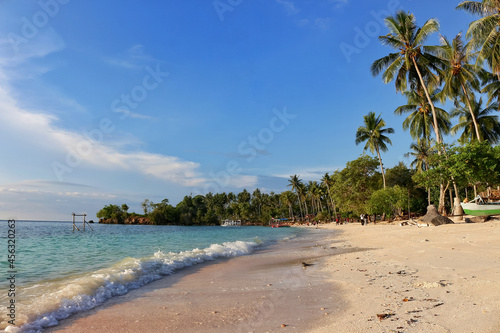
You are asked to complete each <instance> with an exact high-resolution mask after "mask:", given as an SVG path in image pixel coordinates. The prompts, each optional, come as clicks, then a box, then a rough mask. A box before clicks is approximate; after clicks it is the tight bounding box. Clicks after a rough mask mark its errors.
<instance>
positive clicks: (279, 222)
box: [269, 218, 290, 228]
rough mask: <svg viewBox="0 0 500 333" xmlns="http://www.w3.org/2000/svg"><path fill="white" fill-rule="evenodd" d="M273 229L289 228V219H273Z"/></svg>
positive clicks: (271, 223)
mask: <svg viewBox="0 0 500 333" xmlns="http://www.w3.org/2000/svg"><path fill="white" fill-rule="evenodd" d="M269 225H270V226H271V228H289V227H290V224H288V219H284V218H283V219H275V218H272V219H271V221H270V222H269Z"/></svg>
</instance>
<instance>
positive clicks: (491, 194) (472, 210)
mask: <svg viewBox="0 0 500 333" xmlns="http://www.w3.org/2000/svg"><path fill="white" fill-rule="evenodd" d="M498 199H500V191H498V190H489V191H488V193H486V192H485V193H480V194H479V195H478V196H477V197H476V198H475V199H474V200H472V201H471V202H462V203H460V205H461V206H462V209H463V210H464V213H465V214H467V215H474V216H488V215H500V201H498Z"/></svg>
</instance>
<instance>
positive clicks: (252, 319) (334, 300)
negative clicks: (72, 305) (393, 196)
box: [45, 229, 341, 333]
mask: <svg viewBox="0 0 500 333" xmlns="http://www.w3.org/2000/svg"><path fill="white" fill-rule="evenodd" d="M269 231H270V232H272V229H269ZM333 233H336V232H335V231H328V230H312V232H311V234H309V235H308V236H307V237H305V238H301V239H300V240H290V241H284V242H280V244H278V245H273V246H270V247H268V248H266V249H264V250H261V251H259V252H257V253H254V254H251V255H247V256H242V257H237V258H232V259H228V260H219V261H216V262H212V263H204V264H201V265H197V266H194V267H190V268H187V269H183V270H181V271H179V272H177V273H175V274H173V275H171V276H168V277H165V278H163V279H161V280H158V281H155V282H153V283H151V284H149V285H147V286H144V287H142V288H140V289H137V290H134V291H132V292H130V293H128V294H126V295H124V296H121V297H115V298H113V299H111V300H109V301H107V302H106V303H105V304H103V305H101V306H99V307H97V308H95V309H93V310H91V311H88V312H85V313H81V314H78V315H76V316H73V317H71V318H69V319H66V320H63V321H62V322H61V324H60V325H58V326H56V327H53V328H50V329H46V330H45V332H71V333H78V332H275V331H281V330H283V329H286V330H287V331H292V332H304V331H307V330H308V329H310V328H311V327H314V326H315V325H317V324H318V323H325V324H326V323H327V321H326V319H325V317H327V316H328V315H332V313H333V312H335V311H338V310H336V309H337V308H339V305H340V304H341V300H340V297H339V296H338V292H337V291H335V288H334V285H333V284H331V283H330V282H329V281H328V280H327V279H326V278H325V276H324V275H323V274H322V273H320V271H321V266H322V265H320V264H319V262H320V261H321V260H322V259H324V258H325V257H326V256H328V255H330V254H332V253H333V250H331V251H327V250H325V248H326V245H327V244H329V243H330V239H331V238H332V237H333V235H332V234H333ZM326 235H329V237H325V236H326ZM339 253H340V252H339ZM302 262H306V263H307V264H308V265H307V266H305V267H304V266H303V264H302ZM327 313H328V314H327ZM283 325H284V327H282V326H283Z"/></svg>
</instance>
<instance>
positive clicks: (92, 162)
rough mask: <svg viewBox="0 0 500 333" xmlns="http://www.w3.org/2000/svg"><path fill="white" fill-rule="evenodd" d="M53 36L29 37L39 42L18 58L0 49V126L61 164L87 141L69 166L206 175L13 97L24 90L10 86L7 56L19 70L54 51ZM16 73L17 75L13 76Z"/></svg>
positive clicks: (195, 180) (190, 182) (191, 181)
mask: <svg viewBox="0 0 500 333" xmlns="http://www.w3.org/2000/svg"><path fill="white" fill-rule="evenodd" d="M41 37H43V36H41ZM54 38H55V39H56V41H55V42H54V41H51V40H50V39H48V40H45V43H42V44H41V42H40V40H41V39H43V38H37V39H36V40H33V41H32V42H33V45H38V46H40V49H38V50H36V48H35V49H33V50H32V52H27V53H23V55H22V57H21V58H16V57H15V55H10V56H9V54H8V52H3V53H1V54H0V78H1V81H0V100H1V101H2V103H1V104H0V122H1V126H0V127H1V128H3V129H8V131H9V132H10V133H13V132H15V133H16V135H17V136H18V137H22V138H23V140H24V141H25V142H26V141H28V142H30V145H31V147H37V148H38V150H39V151H45V152H47V153H49V152H50V155H51V156H56V157H57V156H58V157H57V158H56V160H55V162H60V163H61V164H63V165H64V164H65V163H66V162H65V161H66V159H67V154H68V153H69V152H75V151H78V150H79V149H80V148H79V147H86V149H85V150H84V152H81V153H79V154H78V159H79V163H78V165H77V166H72V168H85V167H89V166H91V167H92V168H94V169H102V170H122V171H127V172H131V173H135V174H142V175H145V176H148V177H155V178H157V179H160V180H163V181H167V182H172V183H175V184H179V185H183V186H195V185H199V184H200V183H202V182H203V181H204V178H202V177H201V176H200V174H199V172H198V169H199V167H200V165H199V164H198V163H196V162H191V161H185V160H183V159H181V158H178V157H175V156H167V155H162V154H154V153H149V152H144V151H141V150H135V151H127V150H124V149H123V147H122V148H120V147H119V146H118V147H117V145H115V144H114V142H113V141H106V139H105V138H103V139H102V140H101V141H100V142H95V141H94V142H92V141H91V140H90V139H89V138H88V137H87V136H86V135H85V134H84V133H83V131H82V132H78V131H74V130H69V129H65V128H63V127H61V125H60V123H61V121H60V119H59V117H57V116H56V115H54V114H53V113H51V111H50V110H44V109H41V110H33V109H27V108H26V107H23V106H22V105H21V104H20V103H18V101H17V99H16V98H20V96H21V97H22V93H20V94H17V93H16V94H13V92H12V90H11V89H12V87H11V86H10V81H11V79H12V75H11V71H10V68H12V67H13V62H12V61H10V60H11V59H12V58H16V59H17V60H16V64H17V65H18V66H16V67H15V69H16V70H17V68H18V67H21V66H20V65H23V66H24V65H26V64H29V60H30V59H32V58H34V57H43V56H45V55H47V54H50V53H51V52H56V51H58V50H60V49H61V48H62V47H63V45H64V43H61V42H60V41H59V39H58V37H54ZM1 45H2V47H4V48H5V47H6V42H5V41H2V42H1ZM27 47H29V49H30V50H31V47H32V46H28V45H27ZM129 54H130V56H131V57H132V58H134V59H142V60H146V59H148V56H147V55H145V54H144V53H143V50H142V46H141V45H135V46H133V47H132V48H131V49H129ZM16 79H18V80H19V79H20V78H19V77H16ZM129 116H132V117H135V118H147V116H143V115H139V114H133V115H129ZM111 134H116V133H111ZM17 144H20V143H17ZM49 163H50V162H49ZM54 176H55V175H54Z"/></svg>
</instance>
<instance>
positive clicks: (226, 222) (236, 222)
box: [221, 220, 241, 227]
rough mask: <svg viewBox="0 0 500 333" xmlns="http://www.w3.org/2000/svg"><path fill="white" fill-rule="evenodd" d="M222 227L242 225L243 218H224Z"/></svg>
mask: <svg viewBox="0 0 500 333" xmlns="http://www.w3.org/2000/svg"><path fill="white" fill-rule="evenodd" d="M221 226H222V227H241V220H224V221H222V223H221Z"/></svg>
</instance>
